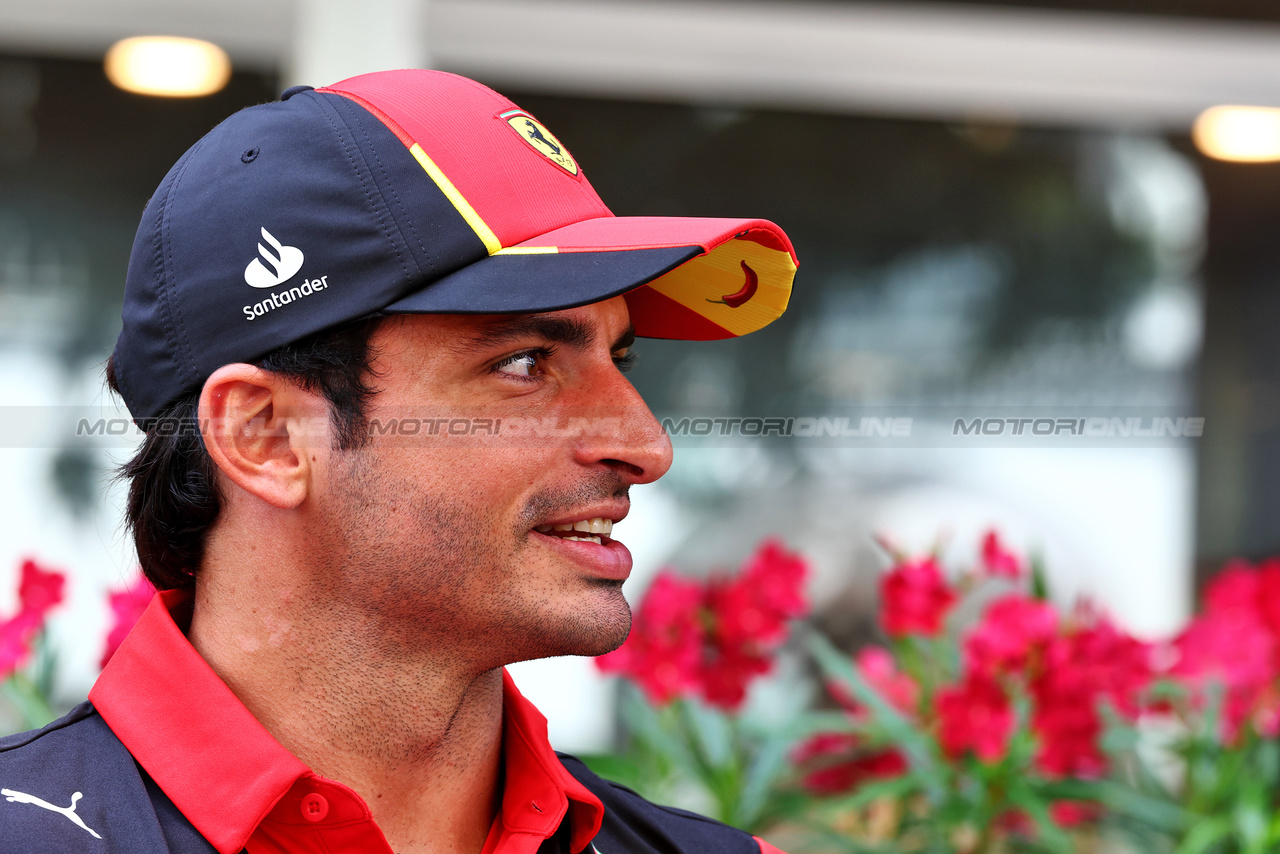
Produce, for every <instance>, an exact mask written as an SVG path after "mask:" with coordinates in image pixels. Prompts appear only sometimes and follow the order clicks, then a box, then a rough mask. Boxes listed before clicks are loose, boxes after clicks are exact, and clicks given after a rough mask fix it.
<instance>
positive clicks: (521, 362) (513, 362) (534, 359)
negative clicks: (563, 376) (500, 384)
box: [489, 348, 553, 380]
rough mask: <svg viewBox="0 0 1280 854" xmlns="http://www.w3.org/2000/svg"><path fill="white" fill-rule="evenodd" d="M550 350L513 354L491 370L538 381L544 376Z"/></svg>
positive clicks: (517, 377) (508, 375)
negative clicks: (543, 369)
mask: <svg viewBox="0 0 1280 854" xmlns="http://www.w3.org/2000/svg"><path fill="white" fill-rule="evenodd" d="M552 352H553V351H552V350H551V349H550V348H539V349H537V350H525V351H524V352H523V353H513V354H512V355H510V356H507V357H506V358H505V359H503V360H502V361H500V362H498V363H497V364H496V365H494V366H493V367H492V368H490V369H489V370H490V371H492V372H493V373H495V374H502V375H503V376H507V377H513V378H515V379H521V380H531V379H536V378H537V377H539V376H541V375H542V363H543V361H544V360H546V359H547V358H548V357H549V356H550V355H551V354H552Z"/></svg>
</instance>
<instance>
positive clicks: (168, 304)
mask: <svg viewBox="0 0 1280 854" xmlns="http://www.w3.org/2000/svg"><path fill="white" fill-rule="evenodd" d="M202 147H204V140H203V139H201V140H200V141H198V142H197V143H196V144H195V145H193V146H191V157H189V158H188V159H187V161H186V162H185V163H183V164H182V167H181V168H180V169H179V170H178V172H177V173H176V174H175V175H174V176H173V184H171V185H170V187H169V192H168V193H166V194H165V197H164V202H163V204H162V206H161V209H160V221H161V235H160V241H161V243H162V244H163V247H164V249H165V253H166V255H167V258H168V263H167V264H165V267H164V273H165V275H164V276H163V277H162V280H163V281H164V282H165V283H166V284H167V283H168V281H169V279H170V278H171V276H170V275H169V272H170V269H171V267H172V264H173V241H172V240H171V239H170V233H169V210H170V208H169V203H170V202H171V201H172V200H173V197H174V196H175V195H177V192H178V185H179V184H181V183H182V179H183V178H185V177H186V174H187V168H188V167H189V166H190V165H191V160H193V159H194V155H195V153H196V152H197V151H198V150H199V149H201V148H202ZM167 290H168V289H167V288H166V292H167ZM173 303H174V299H173V298H172V296H170V297H169V298H168V299H166V300H165V313H166V314H168V315H171V316H172V317H173V318H176V319H177V324H176V325H177V327H178V332H179V334H180V336H181V343H182V347H183V349H184V351H185V356H186V359H187V362H186V363H185V364H184V363H183V362H182V360H181V359H178V360H176V364H177V365H178V370H179V371H181V372H182V373H184V374H188V375H189V379H188V380H187V381H186V382H183V383H182V386H183V388H184V389H185V388H186V387H187V386H188V385H190V384H193V383H195V382H196V381H197V380H198V379H199V376H198V375H197V372H196V369H195V364H194V363H195V360H194V359H193V358H192V357H191V342H190V341H189V340H188V339H187V325H186V321H184V320H183V318H182V313H181V311H179V310H178V306H177V305H176V304H173ZM172 343H174V344H176V343H177V342H172ZM175 349H177V347H176V346H175Z"/></svg>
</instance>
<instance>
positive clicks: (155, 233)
mask: <svg viewBox="0 0 1280 854" xmlns="http://www.w3.org/2000/svg"><path fill="white" fill-rule="evenodd" d="M199 148H200V143H198V142H197V143H196V144H195V145H194V146H192V147H191V148H190V149H188V150H187V152H186V153H185V154H183V156H182V157H181V158H179V160H178V162H177V163H175V164H174V165H173V167H172V168H171V169H170V170H169V172H168V173H167V174H166V175H165V176H164V180H162V181H161V182H160V186H159V187H157V188H156V191H155V193H154V194H153V195H152V196H151V198H150V200H148V202H147V206H146V208H145V209H144V211H143V214H142V223H141V225H140V226H139V228H138V232H137V234H136V235H135V236H134V240H133V249H132V251H131V252H130V254H129V268H128V273H127V274H126V287H125V295H124V305H123V307H122V310H121V319H122V320H123V329H122V330H121V331H120V336H119V337H118V338H117V340H116V349H115V353H114V354H113V357H112V360H113V364H114V368H115V375H116V381H117V383H118V384H119V386H120V390H121V392H122V394H123V395H124V398H125V402H126V403H127V404H128V406H129V409H130V411H132V412H133V413H134V416H135V418H136V417H141V415H142V414H151V413H152V412H153V411H154V410H155V409H156V408H158V407H159V406H160V405H161V404H162V403H164V402H165V401H164V400H162V399H161V398H163V397H164V396H165V395H167V394H169V390H170V389H173V388H175V387H182V386H184V385H187V384H189V383H192V382H194V381H195V380H196V378H197V377H196V375H195V370H194V366H193V365H191V360H190V355H189V350H187V349H186V348H185V347H184V346H183V342H182V341H181V340H180V338H179V336H178V330H177V328H176V327H175V325H174V323H173V314H174V311H173V278H172V276H171V275H169V273H168V270H167V260H168V255H167V253H166V251H165V246H164V235H163V224H164V221H165V218H166V207H167V205H168V203H169V197H170V194H171V192H172V190H173V185H174V182H175V181H176V180H177V179H178V178H179V176H181V174H182V173H183V171H184V170H185V169H186V167H187V165H188V163H190V161H191V160H192V158H193V157H195V155H196V154H197V152H198V150H199ZM136 283H144V284H143V285H141V286H139V285H138V284H136Z"/></svg>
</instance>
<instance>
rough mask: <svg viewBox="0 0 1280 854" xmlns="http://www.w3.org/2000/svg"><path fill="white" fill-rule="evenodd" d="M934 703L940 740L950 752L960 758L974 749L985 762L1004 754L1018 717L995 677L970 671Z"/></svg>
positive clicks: (994, 759)
mask: <svg viewBox="0 0 1280 854" xmlns="http://www.w3.org/2000/svg"><path fill="white" fill-rule="evenodd" d="M934 707H935V708H936V709H937V713H938V742H939V743H940V744H941V745H942V749H943V750H944V751H945V752H946V754H947V755H948V756H950V757H952V758H953V759H957V758H960V757H961V756H964V755H965V753H968V752H970V751H972V752H973V754H974V755H975V756H977V757H978V758H979V759H981V760H982V761H983V762H996V761H998V760H999V759H1000V758H1001V757H1002V756H1004V753H1005V749H1006V748H1007V747H1008V745H1009V736H1010V734H1011V733H1012V732H1013V725H1014V720H1015V719H1014V712H1013V706H1012V705H1011V704H1010V703H1009V698H1008V697H1007V696H1005V693H1004V691H1003V690H1001V688H1000V686H999V685H998V684H996V683H995V682H994V681H992V680H990V679H986V678H983V677H982V676H977V675H974V674H969V675H968V676H967V677H966V678H965V680H964V681H963V682H961V683H960V684H958V685H952V686H950V687H947V688H943V689H942V690H940V691H939V692H938V693H937V696H936V697H935V698H934Z"/></svg>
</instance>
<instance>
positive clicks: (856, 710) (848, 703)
mask: <svg viewBox="0 0 1280 854" xmlns="http://www.w3.org/2000/svg"><path fill="white" fill-rule="evenodd" d="M853 660H854V663H855V664H857V666H858V671H859V672H860V673H861V674H862V677H863V678H864V679H866V680H867V681H868V682H869V683H871V687H872V688H875V689H876V692H877V693H879V694H880V696H881V697H883V698H884V699H885V700H886V701H887V702H888V703H889V704H890V705H891V706H893V707H894V708H895V709H897V710H898V711H900V712H902V713H903V714H905V715H914V714H915V713H916V706H917V704H918V703H919V701H920V686H919V685H917V684H916V681H915V680H914V679H912V678H911V677H910V676H908V675H907V674H905V673H903V672H902V671H900V670H898V667H897V664H896V663H895V662H894V660H893V655H892V654H891V653H890V652H889V650H887V649H885V648H884V647H882V646H864V647H863V648H862V649H860V650H858V653H857V655H855V656H854V657H853ZM827 688H828V690H829V691H830V692H831V695H832V696H833V697H835V698H836V700H838V701H839V703H840V705H842V706H844V707H845V710H846V711H848V712H849V713H850V714H852V715H859V714H861V713H862V711H863V709H862V706H861V704H860V703H858V701H857V700H856V699H855V698H854V697H853V695H851V694H850V693H849V690H848V689H847V688H846V687H844V686H843V685H841V684H840V683H838V682H832V683H829V684H828V686H827Z"/></svg>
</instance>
